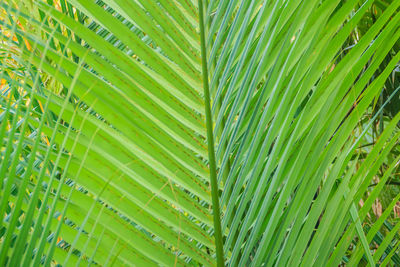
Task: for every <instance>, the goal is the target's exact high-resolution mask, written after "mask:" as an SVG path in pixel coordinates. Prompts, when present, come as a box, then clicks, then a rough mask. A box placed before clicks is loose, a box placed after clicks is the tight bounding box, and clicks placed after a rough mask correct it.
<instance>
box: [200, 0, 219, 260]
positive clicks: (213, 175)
mask: <svg viewBox="0 0 400 267" xmlns="http://www.w3.org/2000/svg"><path fill="white" fill-rule="evenodd" d="M198 3H199V24H200V41H201V59H202V68H203V69H202V72H203V89H204V102H205V112H206V125H207V142H208V159H209V166H210V183H211V197H212V205H213V218H214V237H215V248H216V253H217V266H218V267H222V266H224V252H223V243H222V231H221V218H220V211H219V199H218V183H217V168H216V165H215V152H214V137H213V123H212V117H211V105H210V89H209V85H208V69H207V52H206V45H205V42H206V41H205V34H204V15H203V3H202V0H198Z"/></svg>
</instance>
